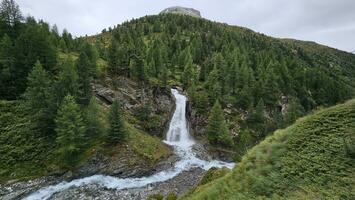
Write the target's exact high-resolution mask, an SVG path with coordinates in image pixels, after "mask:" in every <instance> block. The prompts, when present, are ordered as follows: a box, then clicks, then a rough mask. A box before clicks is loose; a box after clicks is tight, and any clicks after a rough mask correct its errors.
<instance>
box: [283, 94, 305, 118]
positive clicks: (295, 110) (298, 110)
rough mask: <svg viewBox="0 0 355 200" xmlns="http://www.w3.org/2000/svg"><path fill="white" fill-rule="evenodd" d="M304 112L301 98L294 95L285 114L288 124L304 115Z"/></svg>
mask: <svg viewBox="0 0 355 200" xmlns="http://www.w3.org/2000/svg"><path fill="white" fill-rule="evenodd" d="M304 113H305V110H304V108H303V107H302V105H301V104H300V102H299V100H298V99H297V98H296V97H293V98H292V99H291V101H290V103H289V106H288V109H287V113H286V115H285V121H286V123H287V124H291V123H293V122H294V121H295V120H296V119H298V118H299V117H302V116H303V115H304Z"/></svg>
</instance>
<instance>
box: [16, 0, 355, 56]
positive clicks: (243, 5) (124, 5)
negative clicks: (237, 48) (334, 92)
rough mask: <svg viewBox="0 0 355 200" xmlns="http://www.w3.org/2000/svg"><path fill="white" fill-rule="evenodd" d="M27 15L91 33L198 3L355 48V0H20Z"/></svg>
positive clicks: (222, 18) (259, 24) (284, 32)
mask: <svg viewBox="0 0 355 200" xmlns="http://www.w3.org/2000/svg"><path fill="white" fill-rule="evenodd" d="M17 1H18V3H19V4H20V7H21V8H22V10H23V12H24V13H25V14H30V15H33V16H35V17H36V18H41V19H44V20H45V21H48V22H50V23H51V24H57V25H58V27H59V28H60V29H63V28H67V29H68V30H69V31H70V32H72V33H74V35H77V36H80V35H85V34H88V35H92V34H95V33H99V32H100V31H101V30H102V29H103V28H105V27H109V26H113V25H115V24H119V23H122V22H123V21H127V20H130V19H132V18H138V17H141V16H144V15H151V14H157V13H159V11H161V10H162V9H164V8H166V7H169V6H175V5H180V6H186V7H193V8H195V9H198V10H200V11H201V13H202V15H203V16H204V17H205V18H207V19H210V20H213V21H219V22H225V23H228V24H232V25H239V26H244V27H248V28H250V29H253V30H255V31H258V32H262V33H265V34H267V35H271V36H274V37H282V38H295V39H301V40H312V41H316V42H318V43H321V44H325V45H328V46H332V47H335V48H339V49H342V50H346V51H355V42H354V40H355V1H354V0H293V1H285V0H211V1H210V0H209V1H205V0H194V1H191V0H180V1H176V0H175V1H174V0H152V1H146V0H129V1H121V0H100V1H98V0H61V1H57V0H17Z"/></svg>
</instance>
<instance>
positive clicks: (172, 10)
mask: <svg viewBox="0 0 355 200" xmlns="http://www.w3.org/2000/svg"><path fill="white" fill-rule="evenodd" d="M166 13H173V14H182V15H189V16H193V17H199V18H200V17H201V13H200V11H198V10H196V9H193V8H186V7H181V6H173V7H169V8H166V9H164V10H163V11H161V12H160V14H166Z"/></svg>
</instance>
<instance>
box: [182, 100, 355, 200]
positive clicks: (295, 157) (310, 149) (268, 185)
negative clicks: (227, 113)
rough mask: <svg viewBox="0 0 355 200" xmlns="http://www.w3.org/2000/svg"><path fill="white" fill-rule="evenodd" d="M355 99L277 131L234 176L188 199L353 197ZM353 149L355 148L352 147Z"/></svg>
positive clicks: (239, 165) (251, 151) (214, 182)
mask: <svg viewBox="0 0 355 200" xmlns="http://www.w3.org/2000/svg"><path fill="white" fill-rule="evenodd" d="M354 136H355V100H351V101H348V102H346V103H345V104H341V105H337V106H334V107H331V108H328V109H324V110H321V111H318V112H316V113H314V114H312V115H309V116H307V117H304V118H301V119H299V120H298V121H297V122H296V123H295V124H294V125H292V126H290V127H288V128H286V129H284V130H278V131H276V132H275V133H274V134H273V135H272V136H270V137H268V138H267V139H265V140H264V141H263V142H261V143H260V144H259V145H257V146H256V147H254V148H253V149H251V150H250V151H249V152H248V153H247V154H246V155H245V156H244V157H243V159H242V161H241V162H240V163H238V164H237V167H236V168H235V169H234V170H233V172H231V173H229V174H227V175H226V176H224V177H222V178H220V179H217V180H215V181H213V182H211V183H209V184H206V185H204V186H201V187H199V188H197V189H196V190H195V192H194V193H192V194H189V195H187V196H186V197H184V198H185V199H351V198H353V197H354V196H355V159H354V157H351V156H350V155H349V154H347V151H346V145H345V142H344V141H346V143H350V144H352V145H354V142H355V141H354ZM352 148H354V146H352Z"/></svg>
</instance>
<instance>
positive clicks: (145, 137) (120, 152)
mask: <svg viewBox="0 0 355 200" xmlns="http://www.w3.org/2000/svg"><path fill="white" fill-rule="evenodd" d="M23 105H24V104H21V103H20V102H18V101H0V132H1V134H0V160H1V162H0V169H1V170H0V182H3V181H6V180H10V179H24V178H25V179H28V178H33V177H38V176H42V175H46V174H47V173H50V172H53V171H56V170H58V169H59V168H58V162H61V160H58V158H57V154H56V151H57V150H58V148H57V146H56V143H55V142H53V140H52V139H50V138H46V137H40V136H39V135H40V133H39V132H38V130H36V129H35V128H34V127H33V126H31V119H32V118H33V116H31V115H29V113H28V109H26V108H25V107H24V106H23ZM98 108H99V112H98V113H96V115H95V116H94V117H95V118H98V119H100V120H102V123H103V124H104V129H107V127H108V125H109V123H108V120H107V108H106V107H104V106H99V107H98ZM126 127H127V131H128V138H127V141H126V142H124V143H121V144H118V145H115V146H107V145H106V143H105V135H96V136H92V137H89V138H85V139H84V141H85V143H86V145H85V146H84V148H83V149H82V151H81V153H80V154H78V155H77V156H79V158H78V159H79V160H78V162H77V163H76V166H77V165H80V164H82V163H83V162H85V161H86V160H87V159H88V158H90V156H91V154H92V152H93V150H96V151H100V152H103V153H104V154H107V155H110V156H112V157H117V158H122V157H127V156H129V157H130V161H131V165H132V166H134V165H136V164H142V163H145V164H146V165H147V166H150V165H154V164H155V163H156V162H157V161H159V160H161V159H162V158H166V157H168V156H169V155H170V153H171V150H170V149H169V148H168V147H167V146H166V145H164V144H163V143H162V142H161V141H160V138H157V137H152V136H150V135H149V134H147V133H145V132H142V131H140V130H138V129H136V128H134V127H133V126H131V125H130V124H127V123H126ZM89 128H90V127H89ZM91 133H92V134H95V132H91ZM74 168H75V166H74Z"/></svg>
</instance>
